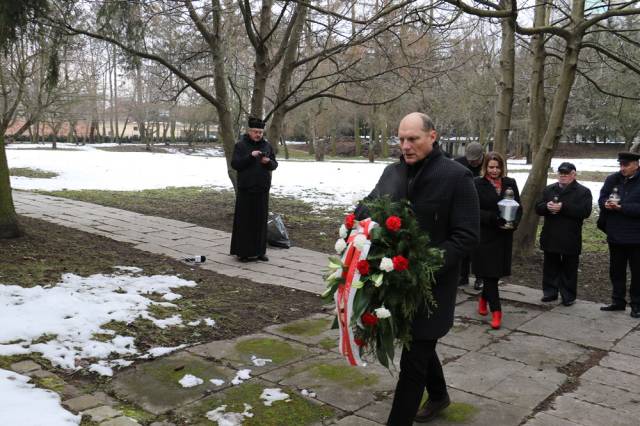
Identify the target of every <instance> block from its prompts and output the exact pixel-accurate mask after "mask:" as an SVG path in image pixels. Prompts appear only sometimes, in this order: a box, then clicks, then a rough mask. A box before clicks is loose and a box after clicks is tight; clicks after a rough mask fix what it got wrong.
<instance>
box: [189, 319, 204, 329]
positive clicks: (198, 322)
mask: <svg viewBox="0 0 640 426" xmlns="http://www.w3.org/2000/svg"><path fill="white" fill-rule="evenodd" d="M201 322H202V321H201V320H195V321H190V322H188V323H187V325H190V326H191V327H195V326H196V325H200V323H201Z"/></svg>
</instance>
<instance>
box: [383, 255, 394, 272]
mask: <svg viewBox="0 0 640 426" xmlns="http://www.w3.org/2000/svg"><path fill="white" fill-rule="evenodd" d="M380 270H382V271H385V272H391V271H393V260H391V258H389V257H383V258H382V260H381V261H380Z"/></svg>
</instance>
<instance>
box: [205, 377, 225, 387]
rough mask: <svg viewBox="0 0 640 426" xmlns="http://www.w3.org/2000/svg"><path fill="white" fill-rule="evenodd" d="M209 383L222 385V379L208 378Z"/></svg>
mask: <svg viewBox="0 0 640 426" xmlns="http://www.w3.org/2000/svg"><path fill="white" fill-rule="evenodd" d="M209 381H210V382H211V383H213V384H214V385H216V386H222V385H224V380H222V379H210V380H209Z"/></svg>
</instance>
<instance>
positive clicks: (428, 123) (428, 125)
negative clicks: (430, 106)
mask: <svg viewBox="0 0 640 426" xmlns="http://www.w3.org/2000/svg"><path fill="white" fill-rule="evenodd" d="M419 114H420V118H422V130H424V131H425V132H428V131H430V130H435V129H436V126H434V124H433V120H432V119H431V117H429V116H428V115H427V114H423V113H421V112H420V113H419Z"/></svg>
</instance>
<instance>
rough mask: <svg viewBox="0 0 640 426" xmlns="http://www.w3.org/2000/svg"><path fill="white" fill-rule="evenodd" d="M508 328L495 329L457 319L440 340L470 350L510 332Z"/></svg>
mask: <svg viewBox="0 0 640 426" xmlns="http://www.w3.org/2000/svg"><path fill="white" fill-rule="evenodd" d="M509 333H510V331H509V330H507V329H504V328H502V329H500V330H493V329H492V328H491V327H489V326H488V325H484V324H482V325H479V324H477V323H472V322H468V321H467V322H462V321H460V320H458V319H457V320H455V322H454V324H453V328H452V329H451V331H450V332H449V334H447V335H446V336H444V337H443V338H442V339H440V340H439V342H442V343H445V344H447V345H450V346H454V347H456V348H461V349H466V350H468V351H475V350H478V349H480V348H482V347H484V346H486V345H488V344H490V343H491V342H493V341H497V340H498V339H499V338H501V337H502V336H505V335H507V334H509Z"/></svg>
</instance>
